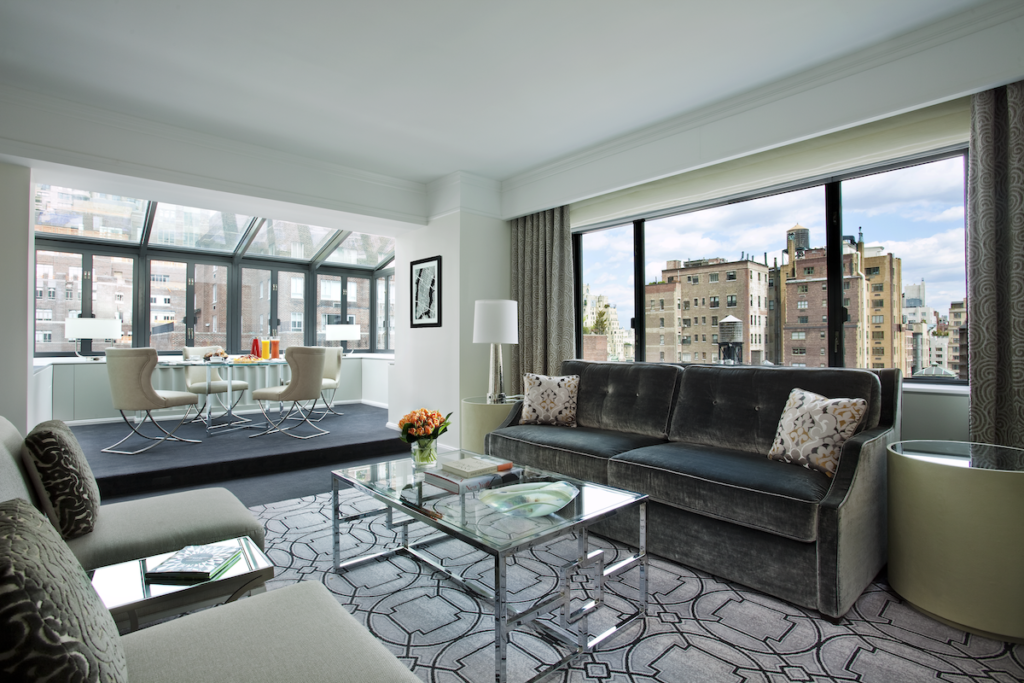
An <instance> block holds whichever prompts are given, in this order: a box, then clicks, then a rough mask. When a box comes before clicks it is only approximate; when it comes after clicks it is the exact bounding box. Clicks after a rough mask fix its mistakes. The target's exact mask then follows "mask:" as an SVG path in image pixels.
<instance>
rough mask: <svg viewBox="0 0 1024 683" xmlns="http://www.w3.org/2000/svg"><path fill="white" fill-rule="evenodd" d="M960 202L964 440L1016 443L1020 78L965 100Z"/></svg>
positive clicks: (1020, 435) (1021, 402)
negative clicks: (966, 155) (967, 124)
mask: <svg viewBox="0 0 1024 683" xmlns="http://www.w3.org/2000/svg"><path fill="white" fill-rule="evenodd" d="M967 204H968V208H967V300H968V323H967V325H968V349H969V361H968V368H969V371H970V380H971V439H972V440H974V441H980V442H984V443H991V444H999V445H1004V446H1016V447H1024V81H1021V82H1018V83H1013V84H1012V85H1007V86H1004V87H1001V88H996V89H994V90H989V91H986V92H983V93H979V94H977V95H975V96H974V98H973V102H972V106H971V154H970V164H969V170H968V180H967Z"/></svg>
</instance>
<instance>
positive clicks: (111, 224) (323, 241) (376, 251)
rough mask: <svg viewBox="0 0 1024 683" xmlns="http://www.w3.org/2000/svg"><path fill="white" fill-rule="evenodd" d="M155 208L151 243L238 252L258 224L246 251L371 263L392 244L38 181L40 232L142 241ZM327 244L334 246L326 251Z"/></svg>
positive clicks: (385, 239)
mask: <svg viewBox="0 0 1024 683" xmlns="http://www.w3.org/2000/svg"><path fill="white" fill-rule="evenodd" d="M150 211H152V214H153V224H152V227H151V228H150V231H149V239H148V242H147V245H148V246H153V247H164V248H168V249H181V250H187V251H197V252H207V253H216V254H234V253H235V252H237V251H239V250H240V249H241V248H242V247H241V245H243V244H244V243H245V240H244V239H243V238H244V237H245V236H246V233H247V232H248V231H249V230H250V229H251V228H252V227H253V226H257V227H258V232H257V233H256V235H255V236H254V237H253V239H252V240H251V241H250V242H249V246H248V248H247V249H245V251H244V254H243V255H247V256H258V257H265V258H275V259H278V258H279V259H288V260H294V261H301V262H307V263H308V262H310V261H312V260H313V259H314V258H318V260H323V261H324V263H327V264H332V265H339V266H362V267H370V268H374V267H377V266H379V265H383V264H384V263H385V262H386V261H388V260H390V258H391V256H392V254H393V253H394V251H395V240H394V238H393V237H386V236H384V235H370V234H366V233H360V232H349V231H340V230H336V229H334V228H323V227H319V226H315V225H306V224H303V223H292V222H289V221H282V220H275V219H266V220H260V219H259V218H256V217H253V216H248V215H245V214H239V213H233V212H226V211H217V210H213V209H201V208H196V207H190V206H179V205H176V204H166V203H157V202H149V201H147V200H144V199H132V198H130V197H119V196H116V195H109V194H102V193H98V192H89V191H84V190H75V189H72V188H67V187H58V186H55V185H36V194H35V232H36V234H37V235H40V236H46V237H50V238H56V239H69V240H79V239H81V240H86V241H101V242H102V241H109V242H113V243H120V244H141V242H142V237H143V235H144V234H145V229H146V218H147V215H148V213H149V212H150ZM334 243H337V246H336V247H335V248H333V249H332V248H331V247H332V245H333V244H334ZM325 249H330V253H328V254H327V255H326V256H325V255H324V254H323V253H322V252H324V251H325Z"/></svg>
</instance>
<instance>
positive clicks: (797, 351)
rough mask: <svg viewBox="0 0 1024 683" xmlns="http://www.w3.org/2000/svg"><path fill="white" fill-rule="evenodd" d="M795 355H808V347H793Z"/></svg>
mask: <svg viewBox="0 0 1024 683" xmlns="http://www.w3.org/2000/svg"><path fill="white" fill-rule="evenodd" d="M793 355H794V356H806V355H807V349H805V348H794V349H793Z"/></svg>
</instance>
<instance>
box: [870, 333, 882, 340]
mask: <svg viewBox="0 0 1024 683" xmlns="http://www.w3.org/2000/svg"><path fill="white" fill-rule="evenodd" d="M871 338H872V339H885V332H872V333H871Z"/></svg>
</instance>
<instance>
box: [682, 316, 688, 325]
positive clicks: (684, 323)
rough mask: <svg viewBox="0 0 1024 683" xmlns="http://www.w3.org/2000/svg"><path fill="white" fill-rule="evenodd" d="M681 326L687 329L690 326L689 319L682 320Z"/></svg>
mask: <svg viewBox="0 0 1024 683" xmlns="http://www.w3.org/2000/svg"><path fill="white" fill-rule="evenodd" d="M682 326H683V327H689V326H690V319H689V318H683V325H682Z"/></svg>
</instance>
